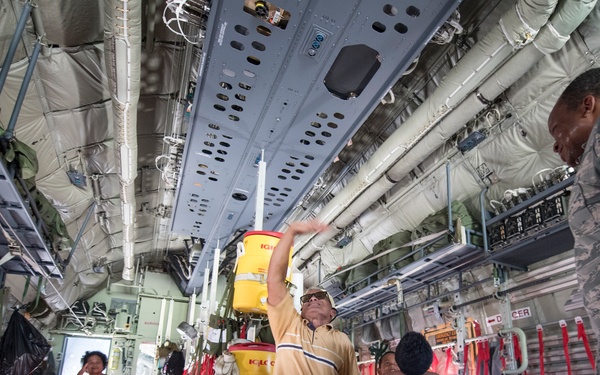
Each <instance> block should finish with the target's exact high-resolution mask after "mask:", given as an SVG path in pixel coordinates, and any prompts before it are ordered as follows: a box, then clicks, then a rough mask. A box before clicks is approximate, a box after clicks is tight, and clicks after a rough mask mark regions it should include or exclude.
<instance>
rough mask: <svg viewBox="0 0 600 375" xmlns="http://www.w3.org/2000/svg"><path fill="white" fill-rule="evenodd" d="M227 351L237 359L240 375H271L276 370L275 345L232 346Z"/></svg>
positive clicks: (258, 343)
mask: <svg viewBox="0 0 600 375" xmlns="http://www.w3.org/2000/svg"><path fill="white" fill-rule="evenodd" d="M227 350H229V351H230V352H231V354H233V356H234V357H235V363H236V364H237V365H238V367H239V369H240V374H245V375H269V374H273V371H274V369H275V345H273V344H267V343H264V342H250V343H244V344H236V345H232V346H230V347H229V348H228V349H227Z"/></svg>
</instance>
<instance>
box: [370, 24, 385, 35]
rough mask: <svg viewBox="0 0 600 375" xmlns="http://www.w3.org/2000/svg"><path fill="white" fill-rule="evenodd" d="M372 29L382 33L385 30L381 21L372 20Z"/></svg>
mask: <svg viewBox="0 0 600 375" xmlns="http://www.w3.org/2000/svg"><path fill="white" fill-rule="evenodd" d="M372 27H373V30H375V31H377V32H378V33H383V32H385V25H384V24H382V23H381V22H373V26H372Z"/></svg>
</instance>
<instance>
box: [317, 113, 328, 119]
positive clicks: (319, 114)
mask: <svg viewBox="0 0 600 375" xmlns="http://www.w3.org/2000/svg"><path fill="white" fill-rule="evenodd" d="M317 116H319V117H320V118H327V113H323V112H320V113H317Z"/></svg>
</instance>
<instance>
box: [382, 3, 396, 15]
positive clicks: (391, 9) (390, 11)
mask: <svg viewBox="0 0 600 375" xmlns="http://www.w3.org/2000/svg"><path fill="white" fill-rule="evenodd" d="M383 13H385V14H387V15H388V16H395V15H396V14H398V8H396V7H395V6H393V5H390V4H385V5H384V6H383Z"/></svg>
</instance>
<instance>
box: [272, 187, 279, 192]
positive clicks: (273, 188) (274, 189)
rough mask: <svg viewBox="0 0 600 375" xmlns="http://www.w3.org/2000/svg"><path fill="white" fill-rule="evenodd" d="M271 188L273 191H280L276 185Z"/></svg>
mask: <svg viewBox="0 0 600 375" xmlns="http://www.w3.org/2000/svg"><path fill="white" fill-rule="evenodd" d="M271 190H273V191H279V189H278V188H276V187H272V188H271Z"/></svg>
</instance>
